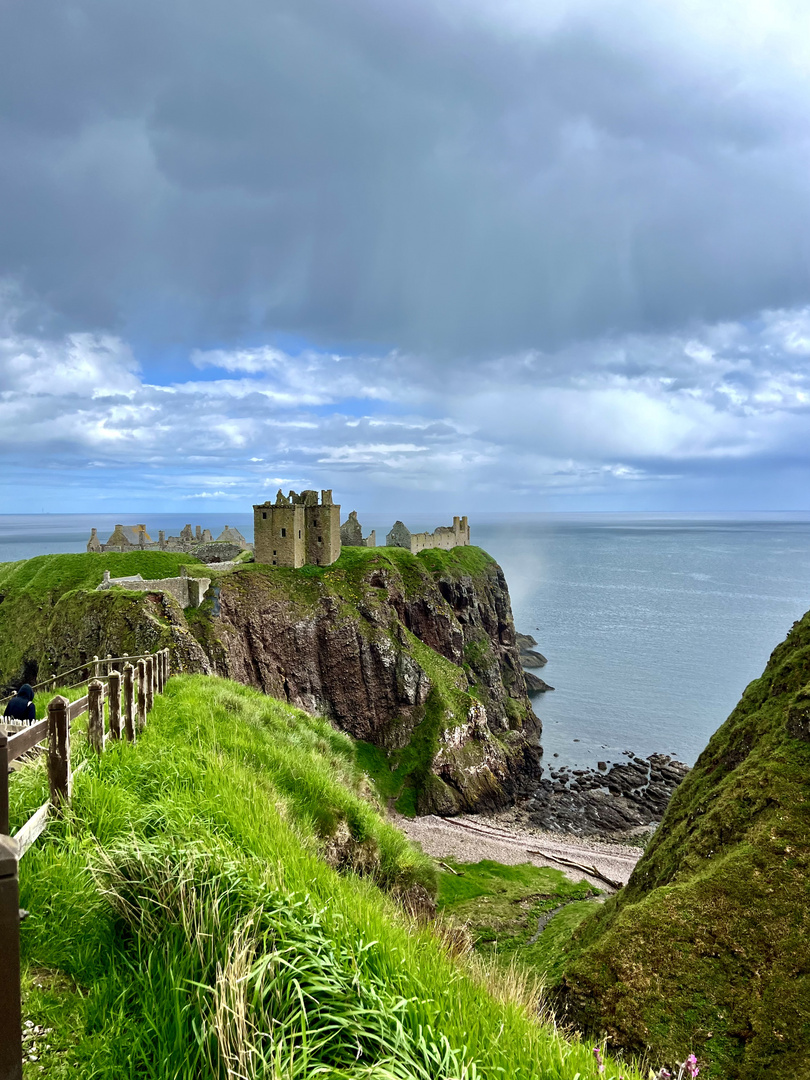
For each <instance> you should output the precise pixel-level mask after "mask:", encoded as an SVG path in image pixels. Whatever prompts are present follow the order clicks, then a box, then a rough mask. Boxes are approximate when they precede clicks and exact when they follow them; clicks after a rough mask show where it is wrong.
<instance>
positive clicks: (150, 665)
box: [146, 656, 155, 713]
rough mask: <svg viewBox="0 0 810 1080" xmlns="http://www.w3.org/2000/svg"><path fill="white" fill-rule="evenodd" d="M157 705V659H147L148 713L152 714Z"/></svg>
mask: <svg viewBox="0 0 810 1080" xmlns="http://www.w3.org/2000/svg"><path fill="white" fill-rule="evenodd" d="M154 703H155V658H154V656H147V657H146V711H147V713H150V712H151V711H152V706H153V705H154Z"/></svg>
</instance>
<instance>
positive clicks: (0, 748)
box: [0, 735, 9, 1076]
mask: <svg viewBox="0 0 810 1080" xmlns="http://www.w3.org/2000/svg"><path fill="white" fill-rule="evenodd" d="M8 830H9V824H8V737H7V736H6V735H0V833H2V834H3V835H4V836H8ZM0 1076H2V1073H0Z"/></svg>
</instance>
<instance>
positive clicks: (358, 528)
mask: <svg viewBox="0 0 810 1080" xmlns="http://www.w3.org/2000/svg"><path fill="white" fill-rule="evenodd" d="M340 542H341V544H342V545H343V547H369V548H371V547H376V546H377V533H376V530H374V529H372V530H371V532H370V533H369V534H368V536H367V537H366V538H365V540H364V539H363V527H362V525H361V524H360V522H359V521H358V520H357V511H356V510H352V512H351V513H350V514H349V516H348V517H347V518H346V520H345V521H344V522H343V524H342V525H341V526H340Z"/></svg>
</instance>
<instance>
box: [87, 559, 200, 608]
mask: <svg viewBox="0 0 810 1080" xmlns="http://www.w3.org/2000/svg"><path fill="white" fill-rule="evenodd" d="M210 584H211V578H195V577H189V576H188V574H187V573H185V568H182V572H181V574H180V577H174V578H155V579H153V580H149V579H147V578H144V577H142V576H141V575H140V574H134V575H133V576H132V577H120V578H114V577H110V571H109V570H105V571H104V577H103V579H102V582H101V584H100V585H99V586H98V587H97V590H96V591H97V592H104V591H105V590H107V589H111V588H113V586H114V585H118V586H120V587H121V588H122V589H130V590H131V591H132V592H164V593H171V594H172V596H173V597H174V598H175V600H177V601H178V602H179V604H180V606H181V607H184V608H187V607H199V606H200V604H201V603H202V602H203V600H204V599H205V594H206V593H207V592H208V586H209V585H210Z"/></svg>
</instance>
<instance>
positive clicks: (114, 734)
mask: <svg viewBox="0 0 810 1080" xmlns="http://www.w3.org/2000/svg"><path fill="white" fill-rule="evenodd" d="M107 697H108V698H109V702H110V704H109V705H108V708H109V710H110V737H111V738H113V739H116V740H117V739H120V738H121V675H120V673H119V672H117V671H111V672H110V674H109V676H108V678H107Z"/></svg>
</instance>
